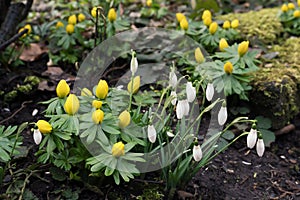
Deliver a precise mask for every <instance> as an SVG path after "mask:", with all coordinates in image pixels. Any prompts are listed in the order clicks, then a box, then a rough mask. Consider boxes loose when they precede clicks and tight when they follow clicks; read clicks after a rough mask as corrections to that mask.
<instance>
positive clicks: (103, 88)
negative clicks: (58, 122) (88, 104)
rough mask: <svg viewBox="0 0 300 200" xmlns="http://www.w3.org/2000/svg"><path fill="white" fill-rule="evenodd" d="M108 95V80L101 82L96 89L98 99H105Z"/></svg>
mask: <svg viewBox="0 0 300 200" xmlns="http://www.w3.org/2000/svg"><path fill="white" fill-rule="evenodd" d="M107 94H108V85H107V82H106V80H100V81H99V83H98V85H97V88H96V97H98V98H99V99H105V98H106V96H107Z"/></svg>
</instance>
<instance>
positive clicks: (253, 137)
mask: <svg viewBox="0 0 300 200" xmlns="http://www.w3.org/2000/svg"><path fill="white" fill-rule="evenodd" d="M256 141H257V130H256V125H255V123H254V124H253V125H252V128H251V130H250V132H249V134H248V136H247V147H248V148H250V149H252V148H253V147H254V146H255V143H256Z"/></svg>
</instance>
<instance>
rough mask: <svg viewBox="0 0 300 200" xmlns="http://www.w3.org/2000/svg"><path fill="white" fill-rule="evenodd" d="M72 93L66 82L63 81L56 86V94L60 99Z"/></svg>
mask: <svg viewBox="0 0 300 200" xmlns="http://www.w3.org/2000/svg"><path fill="white" fill-rule="evenodd" d="M69 93H70V87H69V85H68V84H67V82H66V80H64V79H62V80H60V81H59V83H58V84H57V86H56V94H57V96H58V97H59V98H61V99H62V98H65V97H66V96H68V94H69Z"/></svg>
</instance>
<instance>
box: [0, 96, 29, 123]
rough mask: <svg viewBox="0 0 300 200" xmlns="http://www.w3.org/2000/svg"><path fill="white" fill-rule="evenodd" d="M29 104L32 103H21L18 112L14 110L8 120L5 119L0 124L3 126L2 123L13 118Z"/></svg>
mask: <svg viewBox="0 0 300 200" xmlns="http://www.w3.org/2000/svg"><path fill="white" fill-rule="evenodd" d="M31 102H32V101H24V102H23V103H22V106H21V108H19V109H18V110H16V111H15V112H14V113H13V114H12V115H11V116H10V117H8V118H6V119H4V120H2V121H0V124H3V123H4V122H6V121H8V120H10V119H11V118H13V117H14V116H15V115H16V114H17V113H18V112H20V111H21V110H23V108H25V107H26V106H25V104H28V103H31Z"/></svg>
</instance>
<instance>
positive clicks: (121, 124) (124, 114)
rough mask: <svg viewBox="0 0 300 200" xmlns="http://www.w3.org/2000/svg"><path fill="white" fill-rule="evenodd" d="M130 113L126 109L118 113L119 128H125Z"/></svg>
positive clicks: (128, 122)
mask: <svg viewBox="0 0 300 200" xmlns="http://www.w3.org/2000/svg"><path fill="white" fill-rule="evenodd" d="M130 119H131V117H130V113H129V112H128V111H127V110H124V111H123V112H122V113H121V114H120V115H119V127H120V128H125V127H127V126H128V125H129V124H130Z"/></svg>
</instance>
